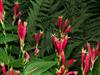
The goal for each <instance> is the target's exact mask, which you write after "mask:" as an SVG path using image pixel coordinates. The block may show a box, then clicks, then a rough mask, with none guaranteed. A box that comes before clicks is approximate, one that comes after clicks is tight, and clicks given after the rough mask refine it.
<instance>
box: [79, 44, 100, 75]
mask: <svg viewBox="0 0 100 75" xmlns="http://www.w3.org/2000/svg"><path fill="white" fill-rule="evenodd" d="M99 48H100V43H97V45H96V48H93V49H92V48H91V45H90V43H87V49H88V53H86V50H85V49H82V54H81V61H82V71H83V75H88V72H89V71H90V70H91V72H92V68H93V66H94V63H95V61H96V59H97V58H98V55H99Z"/></svg>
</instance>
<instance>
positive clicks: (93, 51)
mask: <svg viewBox="0 0 100 75" xmlns="http://www.w3.org/2000/svg"><path fill="white" fill-rule="evenodd" d="M99 47H100V44H99V43H97V46H96V48H93V49H92V48H91V45H90V43H87V48H88V52H89V54H90V58H91V62H92V65H93V64H94V62H95V58H96V57H97V56H98V54H99Z"/></svg>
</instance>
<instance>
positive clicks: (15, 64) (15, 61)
mask: <svg viewBox="0 0 100 75" xmlns="http://www.w3.org/2000/svg"><path fill="white" fill-rule="evenodd" d="M22 61H23V60H22V59H13V60H11V62H10V63H9V64H10V66H13V67H14V68H19V67H23V65H24V63H23V62H22Z"/></svg>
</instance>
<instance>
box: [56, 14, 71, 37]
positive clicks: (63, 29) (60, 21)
mask: <svg viewBox="0 0 100 75" xmlns="http://www.w3.org/2000/svg"><path fill="white" fill-rule="evenodd" d="M67 24H68V18H67V19H66V20H65V21H64V23H63V19H62V16H59V17H58V24H57V25H58V27H59V29H60V31H61V34H62V35H66V33H67V32H69V31H70V30H71V26H70V25H69V26H68V27H67V26H66V25H67Z"/></svg>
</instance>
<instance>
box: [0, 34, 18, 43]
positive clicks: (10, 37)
mask: <svg viewBox="0 0 100 75" xmlns="http://www.w3.org/2000/svg"><path fill="white" fill-rule="evenodd" d="M15 40H17V35H15V34H7V35H6V38H5V37H4V35H3V34H0V44H4V42H11V41H15Z"/></svg>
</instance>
